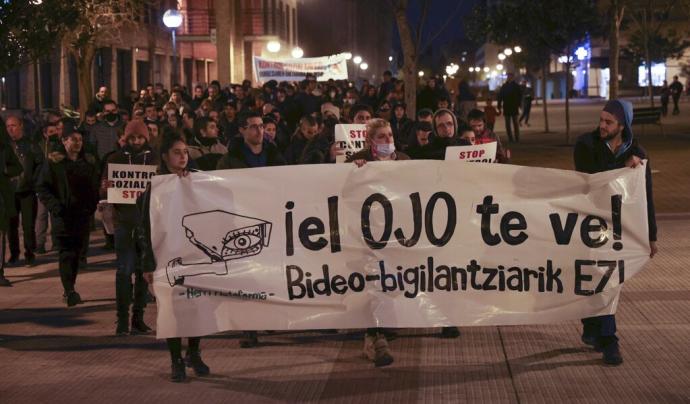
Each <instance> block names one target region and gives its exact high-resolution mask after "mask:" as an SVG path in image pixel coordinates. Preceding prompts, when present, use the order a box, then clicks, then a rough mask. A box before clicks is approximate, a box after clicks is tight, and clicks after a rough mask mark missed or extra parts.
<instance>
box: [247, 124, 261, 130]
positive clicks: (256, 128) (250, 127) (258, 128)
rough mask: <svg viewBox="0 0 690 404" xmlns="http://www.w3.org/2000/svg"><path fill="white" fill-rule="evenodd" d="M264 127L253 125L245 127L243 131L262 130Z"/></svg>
mask: <svg viewBox="0 0 690 404" xmlns="http://www.w3.org/2000/svg"><path fill="white" fill-rule="evenodd" d="M265 127H266V126H264V124H258V125H257V124H254V125H247V126H245V127H244V128H245V129H252V130H264V128H265Z"/></svg>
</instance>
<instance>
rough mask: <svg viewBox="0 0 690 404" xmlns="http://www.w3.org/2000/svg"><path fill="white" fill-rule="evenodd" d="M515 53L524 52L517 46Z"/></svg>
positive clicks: (514, 48) (514, 49)
mask: <svg viewBox="0 0 690 404" xmlns="http://www.w3.org/2000/svg"><path fill="white" fill-rule="evenodd" d="M513 51H515V53H520V52H522V48H521V47H519V46H515V47H513Z"/></svg>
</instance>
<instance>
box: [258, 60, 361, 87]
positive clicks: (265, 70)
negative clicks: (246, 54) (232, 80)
mask: <svg viewBox="0 0 690 404" xmlns="http://www.w3.org/2000/svg"><path fill="white" fill-rule="evenodd" d="M253 62H254V77H255V78H256V80H257V82H259V83H260V84H263V83H266V82H268V81H270V80H276V81H278V82H280V81H301V80H304V78H305V76H306V75H307V73H311V74H313V75H314V76H316V80H317V81H328V80H330V79H333V80H347V79H348V75H347V59H346V58H345V56H344V55H342V54H341V55H334V56H323V57H317V58H300V59H280V60H272V59H265V58H262V57H259V56H254V57H253Z"/></svg>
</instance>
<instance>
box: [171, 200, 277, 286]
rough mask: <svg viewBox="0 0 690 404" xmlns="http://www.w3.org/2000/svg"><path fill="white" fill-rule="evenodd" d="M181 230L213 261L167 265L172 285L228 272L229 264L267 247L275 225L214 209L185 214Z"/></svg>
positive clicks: (178, 260) (176, 259)
mask: <svg viewBox="0 0 690 404" xmlns="http://www.w3.org/2000/svg"><path fill="white" fill-rule="evenodd" d="M182 227H184V229H185V236H187V238H188V239H189V241H190V242H191V243H192V244H193V245H194V246H196V247H197V248H198V249H200V250H201V251H202V252H203V253H204V254H206V255H207V256H208V257H209V258H210V261H203V262H195V263H183V262H182V258H180V257H178V258H174V259H172V260H170V261H169V262H168V265H167V267H166V274H167V276H168V283H170V286H175V285H183V284H184V279H185V278H186V277H190V276H198V275H209V274H214V275H218V276H222V275H227V274H228V273H229V267H230V261H232V260H237V259H241V258H246V257H251V256H253V255H258V254H260V253H261V251H262V250H263V248H264V247H268V243H269V241H270V238H271V227H272V224H271V223H270V222H267V221H265V220H261V219H256V218H253V217H247V216H242V215H237V214H235V213H230V212H226V211H223V210H213V211H208V212H199V213H193V214H189V215H186V216H184V217H183V218H182Z"/></svg>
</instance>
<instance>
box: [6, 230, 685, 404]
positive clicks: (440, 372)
mask: <svg viewBox="0 0 690 404" xmlns="http://www.w3.org/2000/svg"><path fill="white" fill-rule="evenodd" d="M689 226H690V221H688V220H669V221H667V220H662V221H661V222H660V229H661V240H660V242H659V249H660V253H659V256H658V257H657V258H655V259H654V260H652V262H651V263H650V264H649V265H648V266H647V268H646V269H645V270H644V271H643V272H642V273H641V274H639V275H638V276H636V277H635V278H632V279H631V280H630V281H629V283H626V287H625V289H624V292H623V294H622V298H621V303H620V306H619V310H618V316H617V317H618V324H619V336H620V338H621V350H622V352H623V355H624V358H625V363H624V364H623V365H622V366H620V367H616V368H607V367H603V366H602V365H601V355H600V354H597V353H596V352H593V351H592V350H591V349H588V348H587V347H585V346H583V344H582V343H581V342H580V341H579V333H580V326H579V323H578V322H568V323H564V324H555V325H540V326H511V327H474V328H463V329H462V335H461V337H460V338H459V339H457V340H447V339H440V338H438V337H437V334H438V330H432V329H416V330H404V331H402V332H401V335H400V337H399V338H398V339H396V340H394V341H392V342H391V348H392V350H393V352H394V354H395V363H394V364H393V365H391V366H389V367H387V368H381V369H376V368H374V367H373V366H372V365H371V364H370V363H369V362H367V361H365V360H364V359H363V358H362V356H361V348H362V338H361V335H360V334H358V333H354V332H351V333H345V332H343V331H341V332H340V333H339V334H337V335H322V334H319V333H314V332H308V333H300V332H276V333H273V334H266V333H262V334H261V336H260V340H261V343H262V344H261V346H260V347H258V348H256V349H250V350H244V349H240V348H238V342H237V337H238V334H237V333H233V332H229V333H224V334H221V335H216V336H213V337H209V338H206V339H204V340H203V342H202V349H203V356H204V358H205V360H206V362H207V363H208V364H209V366H210V367H211V369H212V376H211V377H208V378H203V379H200V378H197V377H194V376H192V377H191V378H190V382H188V383H185V384H182V385H175V384H172V383H170V382H168V381H167V378H168V375H169V359H168V353H167V351H166V348H165V344H164V342H163V341H157V340H156V339H155V338H154V337H153V336H140V337H123V338H117V337H114V336H112V335H113V333H114V330H115V324H114V321H115V312H114V309H115V307H114V287H113V283H114V273H113V270H112V266H111V262H110V261H111V260H112V259H113V256H112V254H103V255H96V256H92V257H90V260H89V262H90V269H89V270H88V271H86V272H85V273H83V274H82V275H80V277H79V284H78V290H79V291H80V293H81V295H82V297H83V298H84V300H85V301H86V303H85V304H84V305H80V306H78V307H76V308H70V309H67V308H65V307H64V306H63V304H62V302H61V301H60V295H61V291H60V286H59V280H58V277H57V270H56V264H55V263H52V262H48V261H50V260H54V254H53V255H48V256H47V257H42V260H41V261H40V263H41V265H40V266H38V267H35V268H31V269H25V268H13V269H9V270H8V275H9V277H10V279H11V280H12V281H13V282H14V287H12V288H3V289H1V290H0V310H1V311H0V358H2V361H3V364H4V366H3V373H4V377H3V383H2V384H0V402H3V403H19V402H21V403H35V402H48V401H50V402H55V403H62V402H92V401H95V400H98V401H99V402H101V403H122V402H127V403H130V402H131V403H138V402H170V403H178V402H180V403H182V402H185V403H190V402H202V403H213V402H233V401H234V402H312V401H323V402H344V403H356V402H361V403H370V402H389V403H402V402H405V403H407V402H487V403H497V402H500V403H503V402H505V403H518V402H519V403H553V402H591V403H595V402H596V403H603V402H628V403H650V402H688V401H690V345H689V342H690V337H689V335H690V310H689V308H690V305H689V301H690V272H688V269H687V267H688V262H690V252H689V251H690V233H689V232H688V231H687V229H688V228H689ZM94 236H95V234H94ZM92 250H93V251H94V252H98V251H100V249H99V248H98V247H95V248H93V249H92ZM146 318H147V321H148V322H149V323H150V324H154V323H155V308H153V307H151V308H150V309H149V310H148V312H147V314H146Z"/></svg>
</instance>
